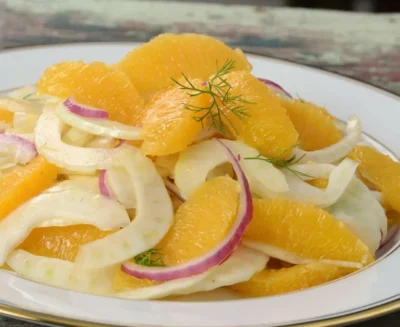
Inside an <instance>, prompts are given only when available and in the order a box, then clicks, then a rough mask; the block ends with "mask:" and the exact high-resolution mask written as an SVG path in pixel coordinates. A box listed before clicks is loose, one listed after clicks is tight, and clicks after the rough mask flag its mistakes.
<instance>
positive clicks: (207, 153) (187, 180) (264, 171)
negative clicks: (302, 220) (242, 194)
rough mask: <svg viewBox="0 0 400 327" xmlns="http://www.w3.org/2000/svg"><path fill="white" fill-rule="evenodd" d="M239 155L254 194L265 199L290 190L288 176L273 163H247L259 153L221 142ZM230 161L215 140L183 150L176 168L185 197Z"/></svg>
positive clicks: (235, 144)
mask: <svg viewBox="0 0 400 327" xmlns="http://www.w3.org/2000/svg"><path fill="white" fill-rule="evenodd" d="M221 141H222V142H223V143H224V144H225V145H226V146H227V147H229V149H230V150H231V151H232V152H233V153H234V154H235V155H236V156H238V155H240V158H241V160H240V161H239V163H240V166H241V167H242V169H243V170H244V172H245V174H246V177H247V178H248V180H249V183H250V188H251V190H252V192H254V193H256V194H257V195H259V196H261V197H266V196H268V195H269V194H270V193H280V192H285V191H287V190H288V185H287V183H286V180H285V176H284V175H283V174H282V172H280V171H279V170H278V169H276V168H275V167H274V166H273V165H272V164H270V163H269V162H266V161H262V160H246V159H245V158H246V157H255V156H257V155H258V154H259V152H258V151H257V150H256V149H254V148H252V147H250V146H248V145H246V144H244V143H243V142H240V141H229V140H221ZM226 162H228V160H227V158H226V156H225V155H224V153H223V152H222V151H221V149H220V147H219V146H218V144H217V143H216V142H214V141H212V140H209V141H204V142H201V143H198V144H195V145H192V146H189V147H188V148H187V149H186V150H184V151H182V152H181V153H180V155H179V159H178V162H177V163H176V165H175V173H174V177H175V184H176V185H177V186H178V189H179V191H180V193H181V195H182V196H183V197H184V198H185V199H187V198H188V197H189V195H190V194H191V193H192V192H193V191H194V190H195V189H196V188H198V187H199V186H200V185H201V184H202V183H204V182H205V181H206V178H207V175H208V174H209V172H210V171H211V170H213V169H214V168H215V167H217V166H219V165H221V164H223V163H226Z"/></svg>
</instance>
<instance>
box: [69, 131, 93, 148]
mask: <svg viewBox="0 0 400 327" xmlns="http://www.w3.org/2000/svg"><path fill="white" fill-rule="evenodd" d="M93 138H94V136H93V135H91V134H89V133H86V132H83V131H81V130H79V129H77V128H73V127H71V128H67V130H66V131H65V132H64V133H63V135H62V137H61V140H62V141H63V142H65V143H67V144H70V145H75V146H86V145H87V144H88V143H89V142H90V141H91V140H93Z"/></svg>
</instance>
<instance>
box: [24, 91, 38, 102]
mask: <svg viewBox="0 0 400 327" xmlns="http://www.w3.org/2000/svg"><path fill="white" fill-rule="evenodd" d="M34 94H35V92H32V93H29V94H27V95H25V96H24V97H23V98H22V100H28V99H29V98H30V97H31V96H32V95H34Z"/></svg>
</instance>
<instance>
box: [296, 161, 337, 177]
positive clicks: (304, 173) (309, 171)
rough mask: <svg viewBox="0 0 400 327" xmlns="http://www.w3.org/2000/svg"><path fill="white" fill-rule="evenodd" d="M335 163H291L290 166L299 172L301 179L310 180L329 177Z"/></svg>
mask: <svg viewBox="0 0 400 327" xmlns="http://www.w3.org/2000/svg"><path fill="white" fill-rule="evenodd" d="M335 167H336V166H335V165H332V164H316V163H308V164H295V165H291V166H290V168H291V169H292V170H295V171H297V172H299V173H300V175H301V178H302V179H303V180H305V181H306V180H310V179H314V178H329V176H330V175H331V173H332V171H333V169H335Z"/></svg>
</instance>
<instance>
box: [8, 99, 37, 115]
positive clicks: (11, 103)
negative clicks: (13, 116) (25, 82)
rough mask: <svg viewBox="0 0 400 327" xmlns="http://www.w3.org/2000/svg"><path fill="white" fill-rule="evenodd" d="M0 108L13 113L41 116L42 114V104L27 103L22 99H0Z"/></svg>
mask: <svg viewBox="0 0 400 327" xmlns="http://www.w3.org/2000/svg"><path fill="white" fill-rule="evenodd" d="M0 107H1V108H4V109H7V110H8V111H11V112H14V113H15V112H24V113H27V114H33V115H37V116H39V115H40V114H41V113H42V109H43V106H42V104H41V103H35V102H33V101H32V102H27V101H24V100H21V99H14V98H7V97H0Z"/></svg>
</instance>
